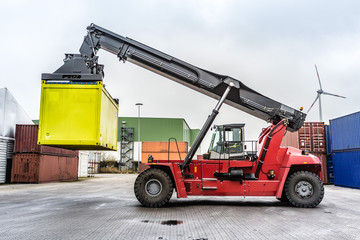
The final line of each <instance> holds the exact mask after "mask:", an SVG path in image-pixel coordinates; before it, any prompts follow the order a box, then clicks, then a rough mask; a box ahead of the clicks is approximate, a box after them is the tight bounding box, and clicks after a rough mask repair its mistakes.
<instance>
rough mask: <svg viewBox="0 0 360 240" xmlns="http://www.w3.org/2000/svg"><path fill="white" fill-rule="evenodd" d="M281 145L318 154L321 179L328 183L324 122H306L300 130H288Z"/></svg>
mask: <svg viewBox="0 0 360 240" xmlns="http://www.w3.org/2000/svg"><path fill="white" fill-rule="evenodd" d="M281 146H284V147H286V146H290V147H295V148H299V149H301V150H307V151H309V153H310V154H313V155H315V156H317V157H318V158H319V159H320V161H321V163H322V169H321V176H320V177H321V180H322V181H323V182H324V183H328V174H327V160H326V139H325V124H324V123H323V122H305V123H304V125H303V126H302V128H300V129H299V131H297V132H294V133H291V132H287V133H286V135H285V136H284V138H283V140H282V142H281Z"/></svg>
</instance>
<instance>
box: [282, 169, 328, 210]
mask: <svg viewBox="0 0 360 240" xmlns="http://www.w3.org/2000/svg"><path fill="white" fill-rule="evenodd" d="M285 194H286V197H287V198H288V200H289V202H290V203H291V204H292V205H294V206H296V207H303V208H313V207H316V206H317V205H319V203H320V202H321V201H322V199H323V197H324V185H323V183H322V181H321V180H320V178H319V176H318V175H316V174H315V173H312V172H308V171H299V172H295V173H293V174H292V175H291V176H290V177H289V178H288V179H287V180H286V183H285Z"/></svg>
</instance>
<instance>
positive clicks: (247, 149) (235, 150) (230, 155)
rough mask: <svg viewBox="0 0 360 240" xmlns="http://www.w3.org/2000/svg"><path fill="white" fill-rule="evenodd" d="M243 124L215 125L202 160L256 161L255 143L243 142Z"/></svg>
mask: <svg viewBox="0 0 360 240" xmlns="http://www.w3.org/2000/svg"><path fill="white" fill-rule="evenodd" d="M244 127H245V124H227V125H215V126H214V127H213V128H212V129H213V130H214V133H213V135H212V138H211V143H210V147H209V151H208V153H206V154H204V155H203V158H204V159H236V160H245V159H248V160H256V145H257V144H256V141H245V137H244V136H245V134H244Z"/></svg>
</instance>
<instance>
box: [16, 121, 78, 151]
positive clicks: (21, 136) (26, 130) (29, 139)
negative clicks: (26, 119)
mask: <svg viewBox="0 0 360 240" xmlns="http://www.w3.org/2000/svg"><path fill="white" fill-rule="evenodd" d="M38 131H39V128H38V126H37V125H16V134H15V149H14V152H15V153H40V154H49V155H61V156H69V157H77V156H78V155H79V152H78V151H73V150H68V149H63V148H57V147H51V146H44V145H38V144H37V140H38Z"/></svg>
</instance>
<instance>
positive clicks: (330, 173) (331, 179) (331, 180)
mask: <svg viewBox="0 0 360 240" xmlns="http://www.w3.org/2000/svg"><path fill="white" fill-rule="evenodd" d="M326 160H327V161H326V164H327V170H328V182H329V183H330V184H334V178H335V177H334V160H333V157H332V155H327V159H326Z"/></svg>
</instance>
